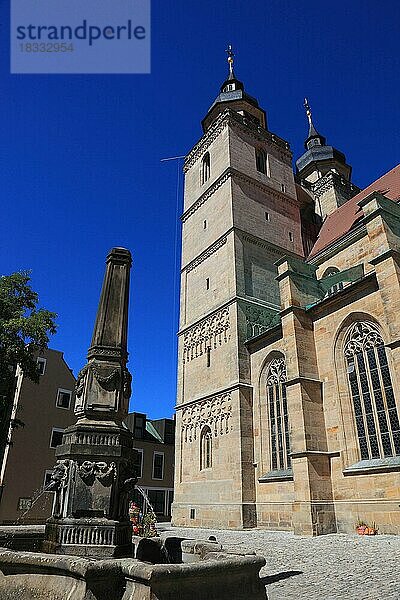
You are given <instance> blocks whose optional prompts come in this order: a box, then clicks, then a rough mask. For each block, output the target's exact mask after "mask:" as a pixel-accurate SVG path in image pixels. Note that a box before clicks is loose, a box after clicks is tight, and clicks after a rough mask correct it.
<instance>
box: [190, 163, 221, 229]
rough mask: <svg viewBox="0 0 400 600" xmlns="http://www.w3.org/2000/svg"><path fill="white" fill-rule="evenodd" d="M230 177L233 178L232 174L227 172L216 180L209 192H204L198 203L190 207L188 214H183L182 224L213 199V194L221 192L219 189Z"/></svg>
mask: <svg viewBox="0 0 400 600" xmlns="http://www.w3.org/2000/svg"><path fill="white" fill-rule="evenodd" d="M230 177H231V172H230V171H225V173H223V174H222V176H221V177H219V178H218V179H216V180H215V181H214V183H213V184H211V185H210V187H209V188H208V190H207V191H206V192H204V194H202V195H201V196H200V198H198V199H197V200H196V202H194V203H193V204H192V206H190V207H189V208H188V210H187V211H186V212H184V213H183V215H182V222H183V223H184V222H185V221H186V220H187V219H188V218H189V217H191V216H192V215H193V214H194V213H195V212H196V210H198V209H199V208H200V206H203V204H204V203H205V202H207V200H208V199H209V198H211V196H212V195H213V194H215V192H216V191H217V190H219V188H220V187H221V186H222V185H224V183H226V182H227V181H228V179H229V178H230Z"/></svg>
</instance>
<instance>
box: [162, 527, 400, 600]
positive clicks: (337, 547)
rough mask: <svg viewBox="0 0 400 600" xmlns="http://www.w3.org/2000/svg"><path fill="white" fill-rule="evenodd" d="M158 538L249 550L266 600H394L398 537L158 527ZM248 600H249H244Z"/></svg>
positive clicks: (399, 585)
mask: <svg viewBox="0 0 400 600" xmlns="http://www.w3.org/2000/svg"><path fill="white" fill-rule="evenodd" d="M161 530H163V531H164V533H161V535H162V536H163V537H164V536H165V535H171V534H173V535H177V536H182V537H190V538H199V539H207V538H208V537H209V536H210V535H215V537H216V538H217V540H218V541H219V542H221V543H222V544H223V545H224V547H225V548H227V549H229V550H241V551H243V550H254V551H255V552H256V554H261V555H262V556H264V558H265V559H266V561H267V564H266V566H265V567H264V568H263V569H262V570H261V573H260V575H261V577H262V578H263V579H264V581H265V584H266V589H267V594H268V600H301V599H302V598H304V599H306V600H339V599H340V600H400V573H399V565H400V562H399V561H400V536H392V535H377V536H374V537H372V536H371V537H368V536H365V537H364V536H357V535H344V534H335V535H323V536H320V537H316V538H308V537H300V536H295V535H293V534H292V533H289V532H281V531H263V530H250V531H226V530H213V529H186V528H185V529H183V528H178V527H171V526H170V525H169V524H162V525H161V527H160V531H161ZM249 600H250V599H249Z"/></svg>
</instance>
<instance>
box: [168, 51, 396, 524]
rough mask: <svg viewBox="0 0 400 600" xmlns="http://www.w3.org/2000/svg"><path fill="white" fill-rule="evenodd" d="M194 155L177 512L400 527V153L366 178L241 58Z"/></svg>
mask: <svg viewBox="0 0 400 600" xmlns="http://www.w3.org/2000/svg"><path fill="white" fill-rule="evenodd" d="M229 63H230V72H229V77H228V79H227V80H226V81H225V82H224V84H223V85H222V87H221V92H220V94H219V95H218V97H217V98H216V100H215V102H214V103H213V105H212V106H211V108H210V109H209V111H208V113H207V115H206V116H205V118H204V119H203V121H202V126H203V136H202V137H201V139H200V140H199V142H198V143H197V144H196V145H195V146H194V147H193V149H192V150H191V151H190V152H189V154H188V155H187V157H186V160H185V164H184V172H185V197H184V212H183V215H182V270H181V300H180V331H179V350H178V398H177V409H176V416H177V418H176V468H175V496H174V504H173V513H172V515H173V516H172V521H173V524H175V525H177V526H191V527H213V528H215V527H217V528H218V527H220V528H248V527H263V528H271V529H285V530H294V532H295V533H298V534H308V535H319V534H324V533H332V532H351V531H354V527H355V525H356V523H357V521H358V520H363V521H366V522H367V523H368V524H372V523H373V522H375V523H376V525H377V527H379V530H380V532H382V533H400V508H399V500H400V425H399V412H400V410H399V403H400V390H399V383H400V293H399V281H400V207H399V205H398V204H397V200H398V199H399V198H400V165H399V166H397V167H395V168H394V169H392V170H391V171H389V172H388V173H387V174H386V175H384V176H383V177H381V178H380V179H378V180H377V181H376V182H374V183H373V184H371V185H370V186H369V187H368V188H366V189H365V190H362V191H361V190H359V189H358V188H357V187H356V186H355V185H354V184H352V182H351V167H350V166H349V165H348V164H347V163H346V159H345V156H344V155H343V154H342V153H341V152H340V151H338V150H337V149H335V148H334V147H332V146H329V145H328V144H327V142H326V140H325V138H324V137H323V136H322V135H320V134H319V133H318V132H317V131H316V129H315V127H314V125H313V122H312V119H311V111H310V109H309V106H308V104H307V103H306V110H307V116H308V120H309V134H308V137H307V140H306V142H305V153H304V154H303V155H302V156H301V157H300V158H299V159H298V160H297V161H296V172H295V173H293V168H292V154H291V151H290V147H289V144H288V143H287V142H286V141H285V140H283V139H281V138H280V137H278V136H277V135H275V134H273V133H271V132H270V131H269V129H268V125H267V121H266V114H265V112H264V110H263V109H262V108H261V107H260V106H259V104H258V102H257V100H256V99H254V98H253V97H251V96H249V95H248V94H247V93H246V92H245V90H244V86H243V84H242V82H241V81H239V80H238V79H237V78H236V76H235V74H234V71H233V57H232V55H231V54H230V55H229Z"/></svg>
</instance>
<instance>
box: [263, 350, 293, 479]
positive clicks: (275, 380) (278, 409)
mask: <svg viewBox="0 0 400 600" xmlns="http://www.w3.org/2000/svg"><path fill="white" fill-rule="evenodd" d="M285 382H286V364H285V359H284V358H283V357H282V358H275V359H274V360H273V361H272V362H271V363H270V365H269V367H268V371H267V402H268V413H269V424H270V443H271V469H272V470H282V469H287V468H289V467H290V465H291V460H290V439H289V418H288V409H287V399H286V386H285Z"/></svg>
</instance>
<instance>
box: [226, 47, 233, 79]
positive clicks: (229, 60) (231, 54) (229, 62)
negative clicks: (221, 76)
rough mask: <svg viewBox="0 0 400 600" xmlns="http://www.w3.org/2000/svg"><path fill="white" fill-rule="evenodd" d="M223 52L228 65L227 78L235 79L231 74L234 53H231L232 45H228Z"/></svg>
mask: <svg viewBox="0 0 400 600" xmlns="http://www.w3.org/2000/svg"><path fill="white" fill-rule="evenodd" d="M225 52H226V53H227V55H228V64H229V77H228V79H235V73H234V72H233V63H234V57H235V53H234V51H233V48H232V44H228V47H227V49H226V50H225Z"/></svg>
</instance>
